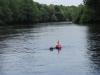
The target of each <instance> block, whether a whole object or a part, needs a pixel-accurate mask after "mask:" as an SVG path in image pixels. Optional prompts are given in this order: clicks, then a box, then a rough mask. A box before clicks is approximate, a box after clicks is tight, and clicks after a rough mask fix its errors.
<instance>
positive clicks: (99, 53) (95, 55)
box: [88, 26, 100, 72]
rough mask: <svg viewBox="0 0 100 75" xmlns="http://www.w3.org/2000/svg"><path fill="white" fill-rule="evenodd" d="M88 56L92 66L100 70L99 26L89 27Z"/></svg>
mask: <svg viewBox="0 0 100 75" xmlns="http://www.w3.org/2000/svg"><path fill="white" fill-rule="evenodd" d="M88 56H89V60H90V61H91V67H92V68H93V69H94V70H95V71H98V72H99V71H100V28H99V27H97V26H92V27H89V32H88Z"/></svg>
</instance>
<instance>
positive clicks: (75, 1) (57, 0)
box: [34, 0, 83, 6]
mask: <svg viewBox="0 0 100 75" xmlns="http://www.w3.org/2000/svg"><path fill="white" fill-rule="evenodd" d="M34 1H36V2H39V3H42V4H56V5H66V6H70V5H79V4H81V3H83V0H34Z"/></svg>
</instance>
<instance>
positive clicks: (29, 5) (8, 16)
mask: <svg viewBox="0 0 100 75" xmlns="http://www.w3.org/2000/svg"><path fill="white" fill-rule="evenodd" d="M82 7H83V5H79V6H63V5H52V4H51V5H45V4H39V3H37V2H34V1H33V0H0V24H4V25H6V24H7V25H8V24H33V23H39V22H58V21H73V22H75V21H78V19H79V17H80V15H81V12H80V11H82V10H81V8H82Z"/></svg>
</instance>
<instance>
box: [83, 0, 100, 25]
mask: <svg viewBox="0 0 100 75" xmlns="http://www.w3.org/2000/svg"><path fill="white" fill-rule="evenodd" d="M84 3H85V5H86V6H87V7H88V9H89V10H90V11H91V15H90V16H91V19H90V21H91V23H100V0H84Z"/></svg>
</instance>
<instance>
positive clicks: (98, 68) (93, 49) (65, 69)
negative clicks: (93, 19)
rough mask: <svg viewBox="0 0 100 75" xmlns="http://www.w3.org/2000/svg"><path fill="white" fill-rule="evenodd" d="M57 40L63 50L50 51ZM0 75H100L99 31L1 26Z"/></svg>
mask: <svg viewBox="0 0 100 75" xmlns="http://www.w3.org/2000/svg"><path fill="white" fill-rule="evenodd" d="M58 40H59V41H60V43H61V44H62V46H63V47H62V49H61V50H60V51H58V50H56V49H54V50H53V51H50V50H49V48H50V47H54V46H55V45H56V42H57V41H58ZM0 75H100V29H99V28H98V27H95V26H94V27H93V26H92V27H89V26H79V25H76V24H71V23H66V22H60V23H41V24H35V25H33V26H25V27H23V26H16V27H13V26H9V27H2V26H1V27H0Z"/></svg>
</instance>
